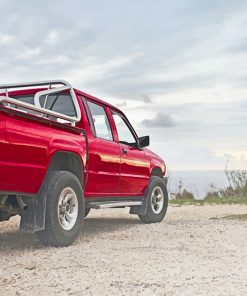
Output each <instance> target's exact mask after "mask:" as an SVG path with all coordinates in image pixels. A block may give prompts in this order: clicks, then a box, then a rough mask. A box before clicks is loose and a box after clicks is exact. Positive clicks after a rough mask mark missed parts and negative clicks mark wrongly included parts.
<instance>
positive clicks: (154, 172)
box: [151, 167, 162, 177]
mask: <svg viewBox="0 0 247 296" xmlns="http://www.w3.org/2000/svg"><path fill="white" fill-rule="evenodd" d="M151 176H158V177H162V170H161V168H158V167H155V168H153V169H152V172H151Z"/></svg>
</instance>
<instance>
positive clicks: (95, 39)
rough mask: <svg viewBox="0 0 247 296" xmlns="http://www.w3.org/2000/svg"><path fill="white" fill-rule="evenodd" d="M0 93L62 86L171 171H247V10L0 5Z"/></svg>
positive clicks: (226, 5)
mask: <svg viewBox="0 0 247 296" xmlns="http://www.w3.org/2000/svg"><path fill="white" fill-rule="evenodd" d="M0 11H1V18H0V84H2V83H12V82H13V83H14V82H22V81H35V80H48V79H55V78H60V79H65V80H68V81H69V82H71V83H72V84H73V85H74V86H75V87H76V88H78V89H81V90H83V91H85V92H87V93H90V94H92V95H94V96H96V97H99V98H101V99H104V100H106V101H108V102H110V103H111V104H114V105H116V106H118V107H119V108H121V109H122V110H123V111H124V112H125V114H126V115H127V117H128V118H129V119H130V121H131V122H132V124H133V126H134V128H135V129H136V131H137V133H138V134H139V135H140V136H143V135H147V134H148V135H150V137H151V146H150V148H151V149H152V150H153V151H155V152H156V153H157V154H159V155H160V156H162V157H163V158H164V159H165V161H166V163H167V166H168V169H169V170H221V169H224V167H225V164H226V160H227V159H230V162H231V165H232V167H233V168H244V169H245V168H246V167H247V137H246V135H247V2H246V1H244V0H235V1H228V0H224V1H220V0H215V1H208V0H207V1H205V0H180V1H179V0H173V1H166V0H163V1H161V0H156V1H151V0H150V1H149V0H142V1H141V0H135V1H133V0H132V1H131V0H126V1H116V0H100V1H99V0H98V1H95V0H91V1H85V0H71V1H64V0H59V1H58V0H52V1H51V0H50V1H48V0H43V1H30V0H22V1H16V0H12V1H9V0H8V1H7V0H0Z"/></svg>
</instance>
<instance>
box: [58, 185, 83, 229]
mask: <svg viewBox="0 0 247 296" xmlns="http://www.w3.org/2000/svg"><path fill="white" fill-rule="evenodd" d="M57 210H58V219H59V222H60V225H61V226H62V228H63V229H64V230H71V229H72V228H73V227H74V226H75V224H76V220H77V217H78V200H77V196H76V193H75V191H74V190H73V189H72V188H70V187H67V188H64V189H63V191H62V192H61V194H60V196H59V199H58V209H57Z"/></svg>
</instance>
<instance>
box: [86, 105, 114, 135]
mask: <svg viewBox="0 0 247 296" xmlns="http://www.w3.org/2000/svg"><path fill="white" fill-rule="evenodd" d="M88 107H89V109H90V111H91V114H92V118H93V122H94V127H95V132H96V136H97V137H98V138H101V139H105V140H109V141H113V136H112V131H111V127H110V123H109V121H108V118H107V115H106V112H105V109H104V108H103V107H102V106H99V105H97V104H95V103H93V102H90V101H88Z"/></svg>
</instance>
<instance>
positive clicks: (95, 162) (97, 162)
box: [85, 100, 120, 197]
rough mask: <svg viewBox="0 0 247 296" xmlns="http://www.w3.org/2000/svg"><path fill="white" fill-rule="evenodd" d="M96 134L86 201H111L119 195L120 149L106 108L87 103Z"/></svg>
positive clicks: (91, 141)
mask: <svg viewBox="0 0 247 296" xmlns="http://www.w3.org/2000/svg"><path fill="white" fill-rule="evenodd" d="M87 107H88V108H87V109H88V110H87V111H88V112H90V114H89V115H88V117H89V119H90V117H91V119H92V124H91V126H93V128H92V127H91V128H92V134H91V135H89V136H88V139H89V164H88V183H87V186H86V192H85V195H86V197H109V196H114V195H118V194H119V182H120V147H119V144H118V143H116V142H114V137H113V133H112V129H111V126H110V123H109V119H108V116H107V112H106V107H105V106H104V105H101V104H98V103H96V102H93V101H90V100H87Z"/></svg>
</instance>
